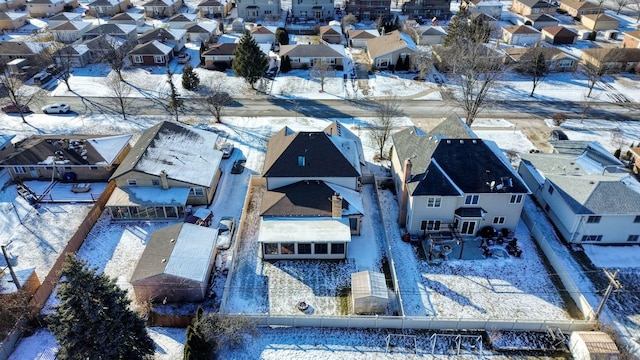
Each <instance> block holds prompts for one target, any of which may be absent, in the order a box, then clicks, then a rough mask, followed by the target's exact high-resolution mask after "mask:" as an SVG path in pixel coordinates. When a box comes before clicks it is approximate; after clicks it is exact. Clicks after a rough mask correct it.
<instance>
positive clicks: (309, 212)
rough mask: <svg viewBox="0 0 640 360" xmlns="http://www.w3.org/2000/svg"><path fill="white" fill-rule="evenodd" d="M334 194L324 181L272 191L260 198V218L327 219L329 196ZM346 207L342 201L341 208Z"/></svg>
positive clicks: (297, 184) (302, 182) (329, 213)
mask: <svg viewBox="0 0 640 360" xmlns="http://www.w3.org/2000/svg"><path fill="white" fill-rule="evenodd" d="M333 194H334V191H333V189H331V188H330V187H329V186H327V184H326V183H325V182H324V181H300V182H297V183H294V184H291V185H287V186H283V187H280V188H277V189H274V190H270V191H266V192H265V193H264V195H263V197H262V208H261V209H260V216H267V217H269V216H274V217H281V216H287V217H298V216H299V217H314V216H318V217H327V216H331V196H332V195H333ZM347 206H348V205H347V204H346V203H345V201H344V199H343V201H342V207H343V208H346V207H347Z"/></svg>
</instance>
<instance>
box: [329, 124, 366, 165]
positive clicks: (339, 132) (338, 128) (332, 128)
mask: <svg viewBox="0 0 640 360" xmlns="http://www.w3.org/2000/svg"><path fill="white" fill-rule="evenodd" d="M324 132H326V133H327V134H331V135H335V136H342V137H344V138H345V139H348V140H352V141H354V142H355V143H356V147H357V148H358V155H359V156H360V164H362V165H364V164H365V160H364V150H363V149H362V142H361V141H360V138H359V137H358V136H357V135H356V134H354V133H353V132H352V131H351V130H349V128H348V127H346V126H344V125H343V124H342V123H341V122H339V121H337V120H335V121H333V122H332V123H331V124H329V125H328V126H327V127H326V128H324Z"/></svg>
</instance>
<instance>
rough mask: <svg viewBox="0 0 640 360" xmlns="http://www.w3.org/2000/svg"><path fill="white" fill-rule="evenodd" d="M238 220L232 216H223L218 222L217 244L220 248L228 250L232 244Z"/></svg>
mask: <svg viewBox="0 0 640 360" xmlns="http://www.w3.org/2000/svg"><path fill="white" fill-rule="evenodd" d="M235 225H236V221H235V220H234V219H233V218H232V217H223V218H222V219H220V223H219V224H218V242H217V244H216V246H217V247H218V249H220V250H227V249H228V248H229V247H230V246H231V238H232V237H233V231H234V230H235V229H236V226H235Z"/></svg>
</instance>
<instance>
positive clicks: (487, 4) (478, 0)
mask: <svg viewBox="0 0 640 360" xmlns="http://www.w3.org/2000/svg"><path fill="white" fill-rule="evenodd" d="M502 7H503V5H502V2H501V1H497V0H462V3H461V4H460V8H462V9H467V11H469V14H486V15H489V16H491V17H492V18H494V19H496V20H500V18H501V17H502Z"/></svg>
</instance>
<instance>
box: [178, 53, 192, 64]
mask: <svg viewBox="0 0 640 360" xmlns="http://www.w3.org/2000/svg"><path fill="white" fill-rule="evenodd" d="M189 60H191V55H189V54H188V53H183V54H180V55H178V64H186V63H187V61H189Z"/></svg>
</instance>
